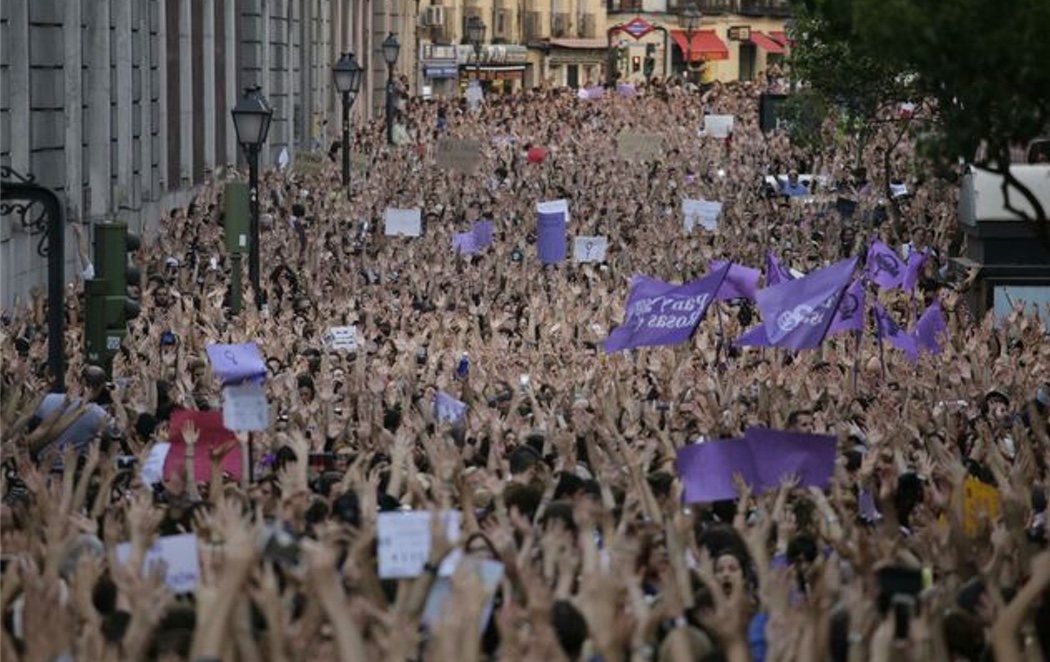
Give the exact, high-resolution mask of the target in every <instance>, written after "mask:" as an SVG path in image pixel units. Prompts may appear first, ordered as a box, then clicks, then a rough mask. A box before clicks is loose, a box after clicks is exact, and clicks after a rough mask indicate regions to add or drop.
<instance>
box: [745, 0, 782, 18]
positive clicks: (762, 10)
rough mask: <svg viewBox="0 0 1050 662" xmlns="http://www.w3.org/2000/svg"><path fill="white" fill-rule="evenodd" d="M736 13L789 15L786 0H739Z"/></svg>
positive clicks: (747, 14) (746, 14)
mask: <svg viewBox="0 0 1050 662" xmlns="http://www.w3.org/2000/svg"><path fill="white" fill-rule="evenodd" d="M739 5H740V8H739V10H738V13H739V14H741V15H743V16H777V17H788V16H791V3H790V2H789V1H788V0H739Z"/></svg>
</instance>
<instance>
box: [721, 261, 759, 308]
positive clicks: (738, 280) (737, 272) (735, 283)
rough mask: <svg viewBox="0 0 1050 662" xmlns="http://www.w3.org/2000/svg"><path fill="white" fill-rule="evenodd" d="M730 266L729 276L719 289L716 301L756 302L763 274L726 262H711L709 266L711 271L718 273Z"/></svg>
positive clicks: (756, 270)
mask: <svg viewBox="0 0 1050 662" xmlns="http://www.w3.org/2000/svg"><path fill="white" fill-rule="evenodd" d="M727 264H728V265H729V274H728V275H727V276H726V279H725V280H724V281H722V286H721V287H719V288H718V293H717V294H716V295H715V301H728V300H730V299H750V300H752V301H754V300H755V292H757V291H758V279H759V278H761V277H762V272H761V271H759V270H758V269H752V268H750V267H745V266H743V265H740V264H734V263H732V262H726V261H725V260H711V264H710V265H709V267H710V269H711V271H718V270H719V269H721V268H722V267H724V266H725V265H727Z"/></svg>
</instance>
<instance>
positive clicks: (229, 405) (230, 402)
mask: <svg viewBox="0 0 1050 662" xmlns="http://www.w3.org/2000/svg"><path fill="white" fill-rule="evenodd" d="M222 424H223V427H225V428H226V429H227V430H233V431H234V432H242V431H243V432H258V431H261V430H265V429H266V428H267V427H268V426H269V424H270V412H269V406H268V405H267V403H266V390H265V389H264V388H263V386H262V384H256V383H254V382H245V383H243V384H237V385H234V386H227V387H225V388H223V389H222Z"/></svg>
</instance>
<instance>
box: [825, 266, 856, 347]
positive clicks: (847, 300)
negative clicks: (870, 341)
mask: <svg viewBox="0 0 1050 662" xmlns="http://www.w3.org/2000/svg"><path fill="white" fill-rule="evenodd" d="M864 299H865V292H864V281H863V280H861V279H859V278H858V279H857V280H855V281H853V284H852V285H850V286H849V288H848V289H847V290H846V291H845V292H844V293H843V294H842V298H841V299H839V305H838V308H836V309H835V319H834V320H832V322H831V326H829V327H828V335H829V336H833V335H835V334H836V333H840V332H842V331H863V330H864Z"/></svg>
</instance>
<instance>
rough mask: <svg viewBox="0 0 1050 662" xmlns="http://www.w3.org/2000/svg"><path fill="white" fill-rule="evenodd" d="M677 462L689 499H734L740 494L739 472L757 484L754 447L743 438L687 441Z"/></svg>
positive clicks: (707, 500)
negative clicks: (737, 475) (737, 484)
mask: <svg viewBox="0 0 1050 662" xmlns="http://www.w3.org/2000/svg"><path fill="white" fill-rule="evenodd" d="M675 464H676V466H677V468H678V475H679V476H680V477H681V479H682V486H683V487H684V488H685V490H684V494H683V499H684V500H685V502H686V503H708V502H711V501H724V500H726V499H735V498H737V496H738V494H737V491H736V486H735V485H733V474H740V475H741V476H742V477H743V479H744V482H746V483H747V484H748V485H754V484H755V482H756V477H757V472H756V470H755V459H754V457H753V455H752V453H751V448H749V447H748V445H747V444H746V443H745V442H744V440H743V439H717V440H712V441H705V442H703V443H701V444H688V445H686V446H683V447H682V448H681V449H679V451H678V457H677V461H676V463H675Z"/></svg>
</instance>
